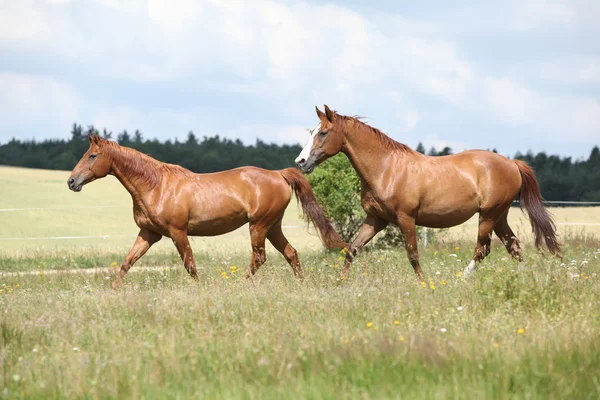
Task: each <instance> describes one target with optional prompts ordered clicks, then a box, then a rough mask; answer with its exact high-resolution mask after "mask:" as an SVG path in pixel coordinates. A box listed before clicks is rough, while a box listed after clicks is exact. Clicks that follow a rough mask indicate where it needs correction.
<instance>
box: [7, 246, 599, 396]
mask: <svg viewBox="0 0 600 400" xmlns="http://www.w3.org/2000/svg"><path fill="white" fill-rule="evenodd" d="M462 249H463V246H459V250H457V249H456V246H452V247H449V246H446V247H444V246H440V247H439V248H438V249H437V250H433V249H430V250H427V251H424V252H423V254H422V257H423V263H424V269H425V271H426V279H427V282H426V285H425V287H422V286H421V284H420V283H419V282H418V281H417V280H416V279H415V277H414V274H413V272H412V270H411V269H410V266H409V264H408V262H407V261H406V259H405V255H404V254H403V253H402V252H398V251H373V252H369V251H365V252H363V253H361V255H360V256H359V258H358V259H357V261H356V264H355V266H354V268H353V270H352V274H351V276H350V278H349V279H348V280H345V281H338V280H337V277H338V275H339V269H337V268H334V267H333V266H334V265H335V264H336V263H338V262H339V260H338V259H339V256H340V254H338V253H326V252H311V253H309V254H305V255H304V257H302V262H303V266H304V269H305V272H306V278H305V279H304V280H303V281H300V280H297V279H295V278H293V274H292V271H291V268H290V267H289V266H288V265H287V264H286V263H285V261H284V260H283V258H282V257H280V256H273V257H272V260H271V263H270V264H269V263H267V264H265V265H264V266H263V267H262V268H261V269H260V270H259V272H258V274H257V276H256V278H255V279H254V280H252V281H247V280H245V279H243V274H244V272H245V270H246V268H247V267H246V264H247V259H246V258H247V257H244V256H241V255H240V256H234V257H230V258H223V259H215V260H214V262H213V263H212V264H210V265H206V266H204V267H201V268H200V270H199V275H200V281H199V282H198V283H194V282H193V281H191V280H190V279H189V277H188V276H187V274H186V273H185V270H184V269H183V267H180V268H175V269H168V268H164V269H159V270H156V271H140V272H132V273H130V274H129V275H128V276H127V278H126V282H125V285H124V287H123V288H122V290H118V291H114V290H112V289H111V288H110V283H111V280H112V279H113V276H112V275H111V273H110V271H111V268H107V272H105V273H99V274H93V275H89V274H81V275H56V274H55V275H42V274H38V275H27V276H10V277H3V278H0V279H1V283H0V290H2V292H1V293H0V310H1V312H2V315H1V321H2V322H1V329H2V339H1V342H0V343H1V346H0V349H1V354H2V374H1V377H2V378H1V379H2V385H3V386H4V388H5V389H4V390H5V397H8V398H13V397H27V398H31V397H39V398H48V397H62V396H64V397H68V398H73V397H92V398H105V397H115V398H122V397H145V398H166V397H177V396H179V397H211V398H214V397H227V398H229V397H235V398H237V397H253V398H254V397H257V396H258V397H283V398H307V397H308V398H311V397H312V398H356V397H367V398H382V397H383V398H389V397H399V396H400V395H401V394H402V397H406V398H431V397H452V398H455V397H460V398H465V397H467V398H482V397H491V398H498V397H516V398H565V397H567V398H597V396H598V395H600V386H598V380H597V375H598V373H599V372H600V352H599V350H600V348H599V347H600V315H599V313H598V309H599V306H600V302H599V300H600V299H599V293H600V282H599V279H600V276H599V273H600V261H599V260H598V258H599V257H600V249H598V248H593V247H586V248H577V246H567V249H566V257H565V259H564V260H558V259H555V258H549V257H548V258H547V257H544V256H541V255H538V254H537V253H535V252H534V251H533V249H529V248H528V249H527V255H526V260H525V262H524V263H522V264H517V263H515V262H513V261H512V260H510V259H509V257H508V256H507V255H506V253H505V252H504V251H503V249H500V248H496V249H495V251H494V252H493V253H492V255H491V256H490V258H489V259H488V260H487V261H486V262H485V263H484V265H483V267H482V268H481V269H480V270H479V271H478V273H477V274H476V275H475V277H474V278H473V279H470V280H469V281H464V280H463V279H462V277H461V276H460V274H458V272H460V270H462V268H464V264H465V262H466V260H467V259H468V258H469V255H470V251H469V250H462ZM500 250H502V251H500ZM109 267H110V266H109ZM113 269H114V268H113ZM134 269H135V267H134ZM457 275H458V276H457Z"/></svg>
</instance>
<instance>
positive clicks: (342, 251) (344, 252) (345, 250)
mask: <svg viewBox="0 0 600 400" xmlns="http://www.w3.org/2000/svg"><path fill="white" fill-rule="evenodd" d="M347 251H348V249H347V248H346V247H344V248H343V249H342V250H340V253H342V254H346V252H347Z"/></svg>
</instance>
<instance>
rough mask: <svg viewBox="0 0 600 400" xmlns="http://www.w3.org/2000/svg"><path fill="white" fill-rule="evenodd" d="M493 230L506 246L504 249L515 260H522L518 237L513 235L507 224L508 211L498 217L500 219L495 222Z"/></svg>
mask: <svg viewBox="0 0 600 400" xmlns="http://www.w3.org/2000/svg"><path fill="white" fill-rule="evenodd" d="M494 232H496V235H497V236H498V238H500V240H501V241H502V243H503V244H504V247H506V251H508V254H510V255H511V256H512V257H513V258H515V259H516V260H519V261H522V260H523V257H522V255H521V246H520V245H519V239H517V237H516V236H515V234H514V233H513V231H512V229H510V226H509V225H508V212H507V213H506V214H504V215H503V216H502V218H500V221H498V223H497V224H496V227H495V228H494Z"/></svg>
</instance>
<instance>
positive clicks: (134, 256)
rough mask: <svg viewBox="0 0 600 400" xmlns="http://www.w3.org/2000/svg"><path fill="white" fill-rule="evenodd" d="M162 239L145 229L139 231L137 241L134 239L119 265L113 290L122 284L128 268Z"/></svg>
mask: <svg viewBox="0 0 600 400" xmlns="http://www.w3.org/2000/svg"><path fill="white" fill-rule="evenodd" d="M161 238H162V235H159V234H158V233H154V232H152V231H148V230H146V229H141V230H140V233H138V236H137V239H135V243H134V244H133V247H132V248H131V250H130V251H129V254H127V257H125V261H123V264H121V269H120V270H119V274H118V275H117V279H115V281H114V282H113V285H112V286H113V288H114V289H116V288H117V287H119V286H120V285H121V283H123V277H124V276H125V274H127V271H129V268H131V267H132V266H133V264H135V262H136V261H137V260H139V259H140V258H141V257H142V256H143V255H144V254H146V252H147V251H148V249H149V248H150V246H152V245H153V244H154V243H156V242H158V241H159V240H160V239H161Z"/></svg>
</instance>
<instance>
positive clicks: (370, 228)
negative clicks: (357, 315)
mask: <svg viewBox="0 0 600 400" xmlns="http://www.w3.org/2000/svg"><path fill="white" fill-rule="evenodd" d="M387 224H388V223H387V221H385V220H383V219H381V218H379V217H375V216H372V215H367V218H366V219H365V222H363V224H362V226H361V227H360V230H359V231H358V235H357V236H356V239H354V240H353V241H352V244H351V245H350V247H349V248H348V251H347V252H346V261H345V262H344V268H342V274H341V276H340V278H341V279H346V277H347V276H348V272H349V271H350V266H351V265H352V261H353V260H354V257H356V254H357V253H358V251H359V250H360V249H361V248H362V247H363V246H364V245H366V244H367V243H369V241H370V240H371V239H373V237H374V236H375V235H376V234H377V233H378V232H381V230H382V229H383V228H385V227H386V226H387Z"/></svg>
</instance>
